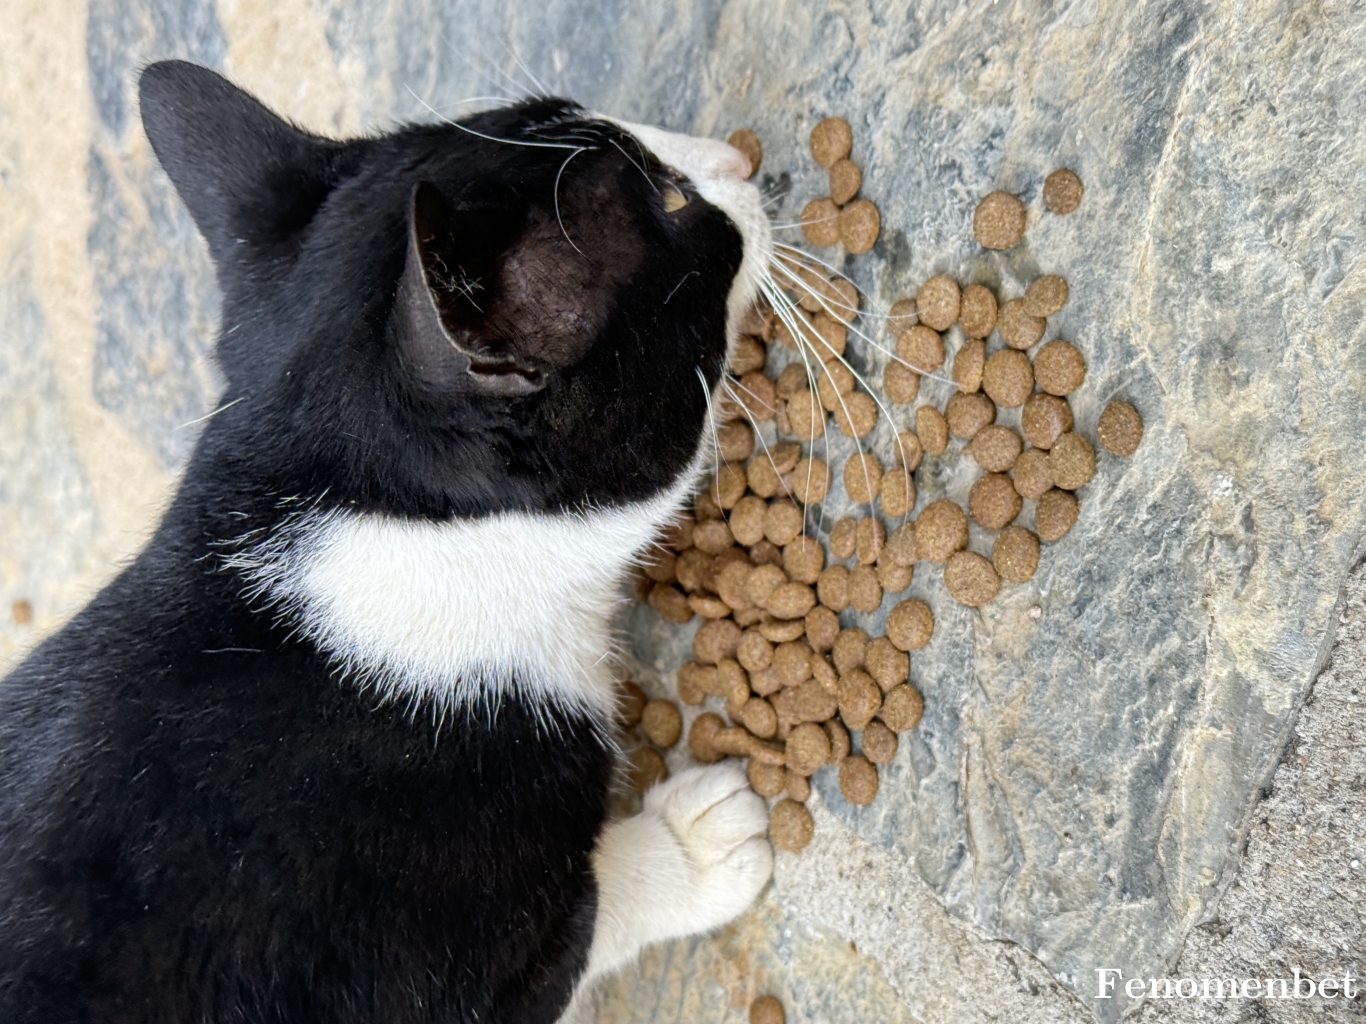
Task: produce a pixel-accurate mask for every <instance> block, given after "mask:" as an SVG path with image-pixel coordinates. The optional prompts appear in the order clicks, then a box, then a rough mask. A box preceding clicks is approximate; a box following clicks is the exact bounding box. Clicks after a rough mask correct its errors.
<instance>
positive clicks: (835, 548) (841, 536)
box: [830, 516, 858, 558]
mask: <svg viewBox="0 0 1366 1024" xmlns="http://www.w3.org/2000/svg"><path fill="white" fill-rule="evenodd" d="M857 533H858V520H857V519H855V518H854V517H853V516H842V517H841V518H839V519H837V520H835V525H834V526H832V527H831V528H830V553H831V554H832V555H834V556H835V557H836V558H848V557H849V556H850V555H852V554H853V553H854V545H855V544H856V543H857Z"/></svg>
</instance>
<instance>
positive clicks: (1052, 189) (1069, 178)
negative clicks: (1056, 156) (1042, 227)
mask: <svg viewBox="0 0 1366 1024" xmlns="http://www.w3.org/2000/svg"><path fill="white" fill-rule="evenodd" d="M1082 192H1083V188H1082V184H1081V179H1080V178H1078V177H1077V176H1076V174H1075V173H1074V172H1072V171H1070V170H1068V169H1067V168H1066V167H1059V168H1058V169H1057V170H1056V171H1054V172H1053V173H1052V174H1050V175H1049V176H1048V177H1046V178H1044V180H1043V204H1044V206H1046V207H1047V208H1048V209H1049V210H1051V211H1052V212H1053V213H1058V214H1067V213H1071V212H1072V211H1073V210H1075V209H1076V208H1077V207H1078V206H1080V205H1081V194H1082Z"/></svg>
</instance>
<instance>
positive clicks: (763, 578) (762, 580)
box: [745, 564, 787, 608]
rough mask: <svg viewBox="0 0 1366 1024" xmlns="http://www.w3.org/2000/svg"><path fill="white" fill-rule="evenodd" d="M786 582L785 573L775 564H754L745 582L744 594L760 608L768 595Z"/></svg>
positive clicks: (765, 602) (766, 601) (766, 600)
mask: <svg viewBox="0 0 1366 1024" xmlns="http://www.w3.org/2000/svg"><path fill="white" fill-rule="evenodd" d="M786 582H787V573H785V572H783V570H782V569H781V568H780V567H779V566H776V565H770V564H764V565H756V566H755V567H754V568H753V569H752V570H751V571H750V574H749V579H748V580H747V581H746V583H745V596H746V597H748V598H749V599H750V600H751V601H753V602H754V603H755V604H756V605H758V606H759V607H760V608H762V607H763V606H764V605H765V604H767V603H768V598H769V595H770V594H772V593H773V591H775V590H777V589H778V588H779V587H781V586H782V585H783V584H784V583H786Z"/></svg>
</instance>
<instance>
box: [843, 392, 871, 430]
mask: <svg viewBox="0 0 1366 1024" xmlns="http://www.w3.org/2000/svg"><path fill="white" fill-rule="evenodd" d="M835 426H837V427H839V428H840V432H841V433H842V434H844V435H845V436H846V437H864V436H866V435H867V434H868V432H869V431H871V430H872V429H873V428H874V427H875V426H877V403H875V402H874V401H873V399H872V398H871V397H870V396H868V395H866V394H864V393H863V392H862V391H854V392H851V393H850V394H847V395H845V396H844V404H843V405H841V406H840V407H839V408H838V409H836V410H835Z"/></svg>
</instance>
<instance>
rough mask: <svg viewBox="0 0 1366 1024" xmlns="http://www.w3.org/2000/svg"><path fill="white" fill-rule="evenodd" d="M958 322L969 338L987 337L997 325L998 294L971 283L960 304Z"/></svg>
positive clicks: (965, 289) (965, 290)
mask: <svg viewBox="0 0 1366 1024" xmlns="http://www.w3.org/2000/svg"><path fill="white" fill-rule="evenodd" d="M958 322H959V323H960V324H961V325H962V327H963V333H964V334H965V335H967V336H968V337H969V338H985V337H986V336H987V335H988V334H990V333H991V329H992V328H993V327H995V326H996V296H995V295H993V294H992V293H991V289H990V288H987V287H986V286H984V285H980V284H970V285H968V286H967V287H966V288H964V289H963V297H962V299H961V300H960V301H959V304H958Z"/></svg>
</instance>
